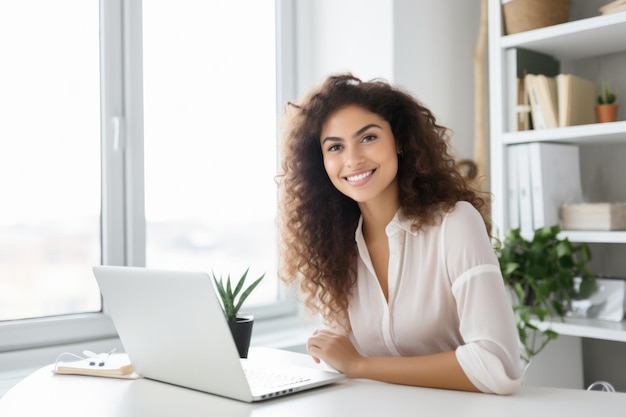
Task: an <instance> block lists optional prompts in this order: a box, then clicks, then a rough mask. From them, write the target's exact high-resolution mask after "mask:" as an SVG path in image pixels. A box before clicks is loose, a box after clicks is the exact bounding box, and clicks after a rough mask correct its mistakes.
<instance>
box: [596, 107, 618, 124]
mask: <svg viewBox="0 0 626 417" xmlns="http://www.w3.org/2000/svg"><path fill="white" fill-rule="evenodd" d="M596 118H597V120H598V123H606V122H614V121H616V120H617V104H598V105H597V106H596Z"/></svg>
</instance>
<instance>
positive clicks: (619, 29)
mask: <svg viewBox="0 0 626 417" xmlns="http://www.w3.org/2000/svg"><path fill="white" fill-rule="evenodd" d="M625 39H626V13H624V12H620V13H614V14H610V15H606V16H595V17H590V18H588V19H581V20H575V21H572V22H567V23H562V24H560V25H554V26H549V27H545V28H541V29H535V30H530V31H527V32H521V33H516V34H513V35H508V36H503V37H502V39H501V41H500V46H501V47H502V48H504V49H506V48H526V49H532V50H534V51H538V52H543V53H546V54H549V55H552V56H554V57H555V58H557V59H560V60H576V59H582V58H590V57H594V56H600V55H609V54H613V53H617V52H623V51H625V50H626V42H625V41H624V40H625Z"/></svg>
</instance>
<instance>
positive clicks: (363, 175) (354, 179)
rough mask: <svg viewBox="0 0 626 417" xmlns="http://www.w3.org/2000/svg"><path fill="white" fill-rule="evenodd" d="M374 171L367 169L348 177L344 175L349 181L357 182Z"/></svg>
mask: <svg viewBox="0 0 626 417" xmlns="http://www.w3.org/2000/svg"><path fill="white" fill-rule="evenodd" d="M373 173H374V170H372V171H367V172H363V173H362V174H358V175H352V176H349V177H346V179H347V180H348V181H349V182H357V181H361V180H363V179H365V178H367V177H369V176H370V175H372V174H373Z"/></svg>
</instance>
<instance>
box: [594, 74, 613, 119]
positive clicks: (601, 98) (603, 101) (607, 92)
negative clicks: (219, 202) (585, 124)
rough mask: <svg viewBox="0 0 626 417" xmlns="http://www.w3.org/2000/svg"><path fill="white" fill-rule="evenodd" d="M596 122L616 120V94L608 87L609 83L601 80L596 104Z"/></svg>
mask: <svg viewBox="0 0 626 417" xmlns="http://www.w3.org/2000/svg"><path fill="white" fill-rule="evenodd" d="M596 117H597V120H598V123H605V122H614V121H616V120H617V94H616V93H615V92H613V91H611V89H610V88H609V83H608V82H606V81H603V82H602V87H601V89H600V94H599V95H598V105H597V106H596Z"/></svg>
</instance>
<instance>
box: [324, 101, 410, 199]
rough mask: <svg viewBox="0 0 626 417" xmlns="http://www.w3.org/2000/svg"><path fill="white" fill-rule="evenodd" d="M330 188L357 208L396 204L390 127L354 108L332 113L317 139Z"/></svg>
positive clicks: (395, 162) (395, 164)
mask: <svg viewBox="0 0 626 417" xmlns="http://www.w3.org/2000/svg"><path fill="white" fill-rule="evenodd" d="M320 144H321V147H322V155H323V157H324V168H325V169H326V173H327V174H328V177H329V178H330V180H331V182H332V183H333V185H334V186H335V187H336V188H337V189H338V190H339V191H340V192H341V193H343V194H345V195H346V196H348V197H350V198H351V199H353V200H355V201H356V202H357V203H359V205H361V204H370V203H373V202H376V201H385V202H386V203H388V202H390V201H394V202H396V201H397V200H398V182H397V174H398V152H397V146H396V141H395V139H394V136H393V133H392V132H391V127H390V126H389V123H387V121H385V120H384V119H383V118H381V117H380V116H379V115H377V114H375V113H371V112H369V111H367V110H365V109H364V108H362V107H360V106H356V105H350V106H347V107H343V108H341V109H339V110H336V111H335V112H333V113H331V114H330V116H329V117H328V118H327V119H326V121H325V122H324V124H323V125H322V133H321V137H320Z"/></svg>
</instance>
